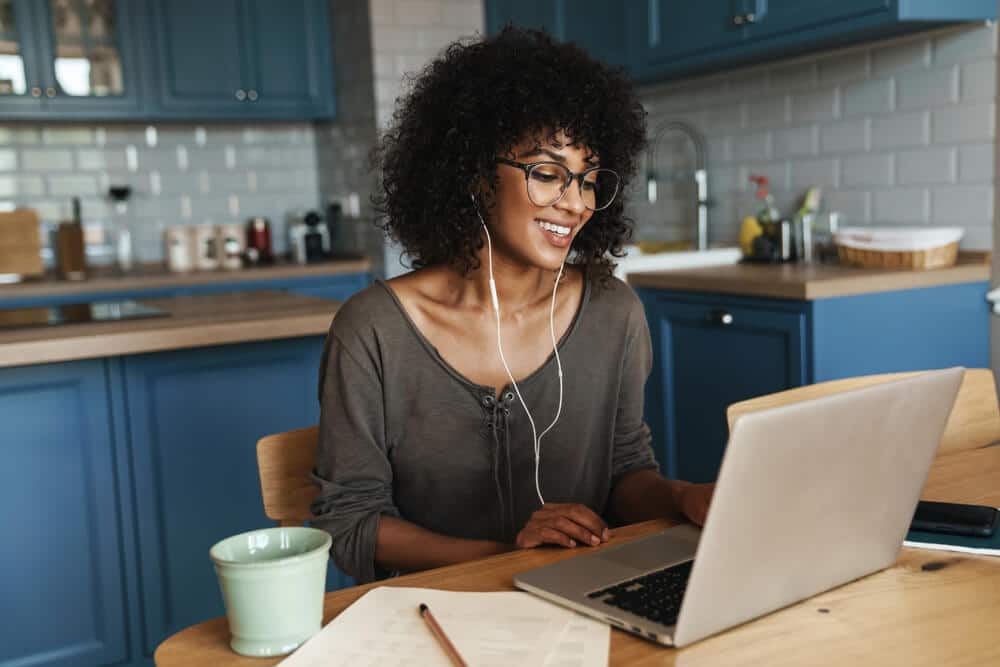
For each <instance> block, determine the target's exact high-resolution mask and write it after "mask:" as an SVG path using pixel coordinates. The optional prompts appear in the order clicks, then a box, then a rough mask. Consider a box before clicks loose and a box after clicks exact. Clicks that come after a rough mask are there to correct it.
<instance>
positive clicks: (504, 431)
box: [483, 391, 517, 542]
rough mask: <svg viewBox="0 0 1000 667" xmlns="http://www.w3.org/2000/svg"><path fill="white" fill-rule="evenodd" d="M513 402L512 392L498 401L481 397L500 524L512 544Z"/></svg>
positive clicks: (515, 529) (493, 398) (489, 395)
mask: <svg viewBox="0 0 1000 667" xmlns="http://www.w3.org/2000/svg"><path fill="white" fill-rule="evenodd" d="M513 402H514V392H511V391H507V392H505V393H504V394H503V395H502V396H501V397H500V399H499V400H497V399H496V398H495V397H494V396H493V395H492V394H488V395H486V396H483V407H485V408H486V410H487V414H486V418H487V422H488V425H489V428H490V432H491V434H492V436H493V482H494V484H495V486H496V492H497V502H498V504H499V506H500V524H501V527H502V530H503V531H504V532H505V533H506V541H507V542H513V541H514V539H515V537H516V536H517V526H515V525H514V478H513V473H512V472H511V462H510V406H511V403H513ZM501 436H502V438H501ZM501 439H502V440H503V443H502V444H501ZM501 450H502V455H503V457H504V465H505V467H506V468H507V502H504V493H503V484H502V482H501V479H500V457H501Z"/></svg>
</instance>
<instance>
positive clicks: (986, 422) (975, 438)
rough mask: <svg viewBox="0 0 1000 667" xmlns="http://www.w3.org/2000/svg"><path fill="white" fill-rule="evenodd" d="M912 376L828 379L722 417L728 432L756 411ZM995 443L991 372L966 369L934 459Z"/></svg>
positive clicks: (999, 433)
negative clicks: (735, 424) (726, 423)
mask: <svg viewBox="0 0 1000 667" xmlns="http://www.w3.org/2000/svg"><path fill="white" fill-rule="evenodd" d="M913 374H914V373H886V374H884V375H865V376H862V377H854V378H846V379H843V380H830V381H829V382H820V383H818V384H811V385H807V386H805V387H797V388H795V389H789V390H787V391H780V392H777V393H774V394H768V395H766V396H758V397H757V398H751V399H749V400H746V401H741V402H739V403H733V404H732V405H730V406H729V408H728V409H727V410H726V418H727V419H728V421H729V429H730V430H732V428H733V424H734V423H735V422H736V419H737V418H738V417H740V416H741V415H745V414H747V413H750V412H754V411H756V410H763V409H764V408H773V407H776V406H779V405H787V404H789V403H795V402H797V401H802V400H806V399H809V398H818V397H820V396H827V395H829V394H835V393H837V392H841V391H847V390H850V389H859V388H861V387H867V386H869V385H873V384H879V383H882V382H888V381H890V380H896V379H899V378H903V377H907V376H909V375H913ZM997 441H1000V408H998V406H997V389H996V383H995V382H994V379H993V371H991V370H990V369H988V368H972V369H968V370H966V371H965V377H964V378H963V379H962V386H961V387H960V388H959V390H958V397H957V398H956V399H955V406H954V408H952V411H951V416H949V417H948V423H947V425H946V426H945V429H944V435H943V436H942V437H941V445H940V446H939V447H938V451H937V456H942V455H945V454H950V453H954V452H960V451H964V450H967V449H977V448H979V447H984V446H986V445H989V444H992V443H994V442H997Z"/></svg>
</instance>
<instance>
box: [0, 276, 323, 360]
mask: <svg viewBox="0 0 1000 667" xmlns="http://www.w3.org/2000/svg"><path fill="white" fill-rule="evenodd" d="M141 303H144V304H148V305H150V306H156V307H158V308H163V309H165V310H166V311H167V312H169V313H170V315H169V316H168V317H154V318H148V319H137V320H124V321H121V322H100V323H86V324H71V325H63V326H53V327H34V328H25V329H13V330H9V331H0V368H3V367H9V366H27V365H31V364H42V363H49V362H57V361H74V360H78V359H94V358H98V357H113V356H120V355H127V354H141V353H145V352H162V351H165V350H178V349H183V348H192V347H204V346H208V345H226V344H230V343H249V342H254V341H262V340H276V339H281V338H296V337H299V336H318V335H324V334H326V332H327V330H328V329H329V328H330V322H331V321H332V320H333V315H334V313H336V312H337V308H338V307H339V305H340V304H339V303H338V302H336V301H330V300H327V299H317V298H314V297H308V296H302V295H299V294H292V293H289V292H276V291H270V290H264V291H257V292H233V293H227V294H211V295H204V296H186V297H173V298H169V299H143V300H142V301H141Z"/></svg>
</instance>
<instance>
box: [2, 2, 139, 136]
mask: <svg viewBox="0 0 1000 667" xmlns="http://www.w3.org/2000/svg"><path fill="white" fill-rule="evenodd" d="M136 21H137V17H136V15H135V4H134V3H132V2H128V1H124V0H0V42H2V43H3V46H4V50H3V58H0V115H2V117H3V118H5V119H29V118H32V119H34V118H93V117H109V116H110V117H119V116H128V115H132V114H136V113H138V112H139V110H140V97H141V96H140V91H139V69H140V65H139V61H138V58H137V50H136V39H135V27H136Z"/></svg>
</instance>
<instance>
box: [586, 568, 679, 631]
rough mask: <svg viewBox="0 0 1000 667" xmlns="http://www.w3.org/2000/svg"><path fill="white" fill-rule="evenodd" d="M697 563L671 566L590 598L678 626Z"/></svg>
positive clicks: (600, 591)
mask: <svg viewBox="0 0 1000 667" xmlns="http://www.w3.org/2000/svg"><path fill="white" fill-rule="evenodd" d="M693 565H694V561H693V560H689V561H687V562H686V563H681V564H679V565H671V566H670V567H665V568H663V569H662V570H656V571H654V572H650V573H648V574H644V575H642V576H640V577H635V578H634V579H629V580H628V581H623V582H622V583H620V584H615V585H614V586H610V587H608V588H602V589H601V590H599V591H594V592H593V593H590V594H588V595H587V597H589V598H592V599H598V598H601V602H604V603H605V604H609V605H611V606H612V607H618V608H619V609H624V610H625V611H627V612H629V613H632V614H635V615H636V616H642V617H643V618H648V619H649V620H651V621H654V622H656V623H661V624H663V625H676V623H677V614H679V613H680V611H681V601H682V600H683V599H684V590H685V589H686V588H687V582H688V577H690V576H691V567H692V566H693Z"/></svg>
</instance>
